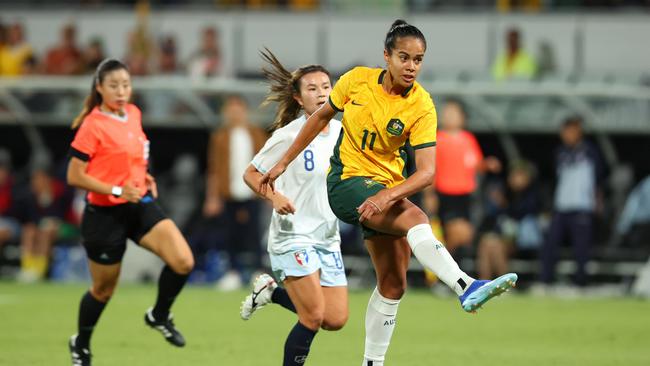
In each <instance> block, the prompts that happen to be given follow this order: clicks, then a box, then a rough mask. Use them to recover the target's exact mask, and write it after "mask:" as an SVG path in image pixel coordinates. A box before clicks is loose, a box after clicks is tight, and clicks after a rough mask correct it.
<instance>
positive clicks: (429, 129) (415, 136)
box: [409, 103, 438, 150]
mask: <svg viewBox="0 0 650 366" xmlns="http://www.w3.org/2000/svg"><path fill="white" fill-rule="evenodd" d="M428 108H429V110H428V111H426V112H425V113H424V114H423V115H422V117H420V118H419V119H418V120H417V121H415V124H414V125H413V127H411V132H410V135H409V140H410V142H411V146H413V149H416V150H417V149H422V148H425V147H431V146H436V133H437V128H438V116H437V114H436V107H435V106H434V105H433V103H429V105H428Z"/></svg>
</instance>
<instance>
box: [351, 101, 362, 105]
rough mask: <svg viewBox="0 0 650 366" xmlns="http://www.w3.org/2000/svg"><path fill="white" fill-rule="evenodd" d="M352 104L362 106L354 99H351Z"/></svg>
mask: <svg viewBox="0 0 650 366" xmlns="http://www.w3.org/2000/svg"><path fill="white" fill-rule="evenodd" d="M352 105H358V106H363V104H359V103H357V102H356V101H354V100H353V101H352Z"/></svg>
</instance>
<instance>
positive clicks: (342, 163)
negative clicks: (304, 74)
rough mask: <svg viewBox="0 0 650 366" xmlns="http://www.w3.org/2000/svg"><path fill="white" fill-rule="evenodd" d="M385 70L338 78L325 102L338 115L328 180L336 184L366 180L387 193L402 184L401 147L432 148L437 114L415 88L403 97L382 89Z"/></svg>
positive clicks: (360, 69)
mask: <svg viewBox="0 0 650 366" xmlns="http://www.w3.org/2000/svg"><path fill="white" fill-rule="evenodd" d="M385 73H386V70H382V69H372V68H367V67H355V68H354V69H352V70H350V71H348V72H347V73H345V75H343V76H341V78H340V79H339V81H338V82H337V83H336V85H335V86H334V89H332V92H331V94H330V97H329V102H330V105H331V106H332V108H334V109H336V110H337V111H340V112H343V120H342V122H343V132H342V133H341V136H340V137H339V141H338V143H337V145H336V147H335V148H334V155H333V156H332V159H331V172H330V175H336V176H339V179H340V180H344V179H347V178H350V177H369V178H371V179H373V180H375V181H377V182H379V183H382V184H384V185H386V186H387V187H389V188H390V187H393V186H395V185H397V184H399V183H401V182H402V181H404V179H405V178H404V176H403V175H402V171H403V169H404V160H403V159H402V158H401V156H400V147H402V146H404V143H405V142H406V140H407V139H409V140H410V142H411V145H412V146H413V148H415V149H421V148H424V147H430V146H435V145H436V128H437V123H438V120H437V117H436V109H435V106H434V105H433V101H432V100H431V96H430V95H429V93H428V92H427V91H426V90H424V88H422V86H421V85H420V84H418V83H417V82H415V83H414V84H413V86H412V87H411V88H409V89H407V90H406V91H405V92H404V93H403V94H402V95H390V94H388V93H387V92H386V91H384V89H383V88H382V85H381V84H382V81H383V78H384V74H385Z"/></svg>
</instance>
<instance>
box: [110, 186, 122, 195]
mask: <svg viewBox="0 0 650 366" xmlns="http://www.w3.org/2000/svg"><path fill="white" fill-rule="evenodd" d="M111 194H112V195H113V196H115V197H118V198H119V197H120V196H121V195H122V187H120V186H113V188H111Z"/></svg>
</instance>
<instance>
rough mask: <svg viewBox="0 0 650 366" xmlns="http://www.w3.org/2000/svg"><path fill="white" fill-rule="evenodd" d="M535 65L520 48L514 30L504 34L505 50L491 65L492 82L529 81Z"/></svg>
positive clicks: (518, 38)
mask: <svg viewBox="0 0 650 366" xmlns="http://www.w3.org/2000/svg"><path fill="white" fill-rule="evenodd" d="M536 70H537V64H536V63H535V60H534V59H533V57H532V56H531V55H530V54H529V53H528V52H526V51H525V50H524V49H523V48H522V47H521V35H520V33H519V30H518V29H516V28H510V29H509V30H508V32H507V33H506V50H505V52H503V53H501V54H500V55H499V56H498V57H497V59H496V60H495V61H494V64H493V65H492V76H493V77H494V80H497V81H503V80H515V79H524V80H529V79H532V78H533V77H534V76H535V72H536Z"/></svg>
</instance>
